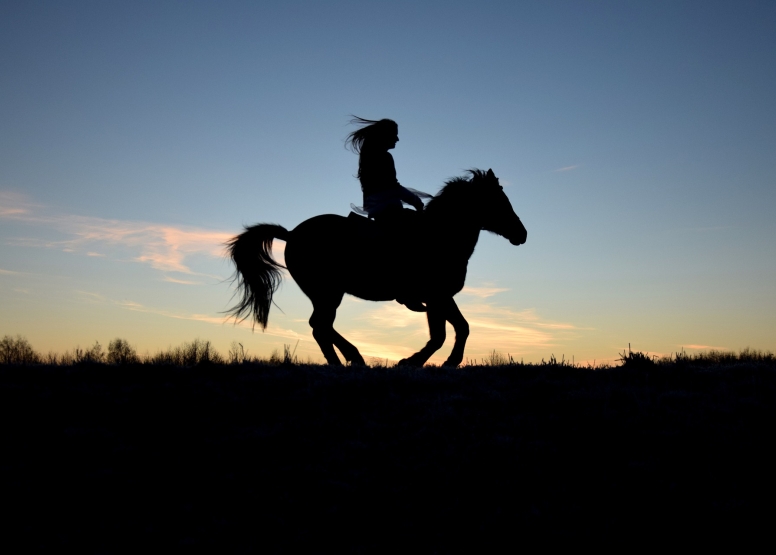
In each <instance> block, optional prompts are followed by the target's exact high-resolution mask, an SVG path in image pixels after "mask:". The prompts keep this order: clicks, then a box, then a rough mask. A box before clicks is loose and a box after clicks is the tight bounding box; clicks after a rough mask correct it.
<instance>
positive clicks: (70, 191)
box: [0, 1, 776, 362]
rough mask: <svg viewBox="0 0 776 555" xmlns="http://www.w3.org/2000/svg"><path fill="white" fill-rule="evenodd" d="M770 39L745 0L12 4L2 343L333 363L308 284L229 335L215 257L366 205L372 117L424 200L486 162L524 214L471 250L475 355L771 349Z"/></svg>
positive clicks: (404, 337) (385, 348) (417, 332)
mask: <svg viewBox="0 0 776 555" xmlns="http://www.w3.org/2000/svg"><path fill="white" fill-rule="evenodd" d="M774 28H776V4H774V3H773V2H745V1H737V2H712V1H709V2H645V3H635V2H481V1H480V2H394V3H390V4H389V3H384V2H383V3H376V2H277V3H267V2H262V3H255V2H126V3H104V2H37V3H36V2H4V3H2V5H0V75H2V76H3V78H2V80H0V129H2V132H1V133H0V307H1V308H0V311H1V312H2V318H0V334H6V333H9V334H17V333H20V334H22V335H25V336H26V337H28V338H29V339H30V341H31V342H32V344H33V346H34V347H36V348H37V349H39V350H42V351H46V350H49V349H51V350H59V351H63V350H65V349H70V348H72V347H74V346H75V345H77V344H80V345H81V346H85V345H89V344H92V343H93V342H94V341H95V340H99V341H100V342H101V343H103V344H106V343H107V342H108V341H110V339H112V338H114V337H117V336H119V337H124V338H126V339H128V340H129V341H130V343H133V344H135V345H136V346H137V347H138V349H139V350H140V351H141V352H142V351H145V350H147V351H149V352H153V351H155V350H157V349H161V348H166V347H167V346H169V345H177V344H179V343H180V342H181V341H184V340H191V339H193V338H194V337H201V338H209V339H211V340H213V341H214V343H215V344H216V345H217V346H218V347H219V348H221V349H222V350H226V348H228V345H229V343H230V342H231V341H233V340H235V341H240V342H242V343H243V344H244V345H245V346H246V348H248V349H249V351H250V352H252V353H255V354H265V355H266V354H269V352H271V351H272V349H281V350H282V346H283V344H287V343H292V344H296V341H297V340H298V341H299V347H298V352H299V353H301V354H302V355H303V356H309V357H312V358H313V359H314V360H320V357H319V354H318V350H317V346H316V345H315V344H314V341H313V340H312V337H311V335H310V332H309V328H308V326H307V323H306V322H307V318H308V317H309V314H310V304H309V301H307V299H306V298H305V297H304V296H303V295H302V294H301V293H300V292H299V290H298V288H296V286H295V285H294V284H293V282H292V281H291V280H288V281H287V282H286V283H285V285H284V286H283V289H282V290H281V292H280V294H279V295H278V297H277V302H278V304H279V305H280V307H281V308H282V309H283V312H280V311H277V310H275V309H273V312H272V313H271V315H270V326H269V328H268V329H267V332H266V333H264V334H261V333H258V332H257V333H254V334H251V332H250V330H249V329H246V328H244V327H236V328H235V327H233V326H232V325H231V324H224V323H223V316H222V315H221V314H220V311H222V310H224V309H225V308H226V307H227V306H228V304H229V298H230V295H231V289H230V287H229V285H228V283H226V282H225V281H224V279H225V278H226V277H228V275H229V274H230V272H231V268H230V266H229V265H228V263H227V262H226V261H225V260H224V259H223V257H222V254H221V253H222V250H221V247H220V245H221V243H222V242H223V241H224V240H225V239H226V238H228V237H229V236H231V235H234V234H235V233H237V232H239V230H240V228H241V225H243V224H252V223H255V222H275V223H280V224H282V225H284V226H286V227H288V228H292V227H294V226H295V225H297V224H298V223H300V222H302V221H303V220H305V219H307V218H309V217H311V216H313V215H316V214H320V213H337V214H343V215H344V214H346V213H347V212H348V210H349V205H350V203H351V202H354V203H356V204H360V201H361V198H360V190H359V186H358V182H357V180H356V179H355V178H354V177H353V176H354V174H355V172H356V168H357V158H356V156H355V155H353V154H352V153H350V152H348V151H347V150H345V149H344V147H343V144H344V139H345V137H346V135H347V133H348V132H349V131H350V130H351V128H350V127H349V126H348V125H347V122H348V120H349V119H350V118H349V115H350V114H357V115H359V116H362V117H367V118H382V117H390V118H393V119H395V120H396V121H397V122H398V123H399V135H400V138H401V141H400V142H399V144H398V146H397V148H396V150H395V151H394V157H395V159H396V166H397V171H398V176H399V179H400V181H401V182H402V183H403V184H405V185H407V186H410V187H414V188H417V189H422V190H426V191H429V192H436V191H437V190H438V189H439V187H440V186H441V185H442V183H443V181H444V180H445V179H446V178H448V177H451V176H454V175H458V174H460V173H461V172H462V171H463V170H464V169H466V168H470V167H480V168H493V170H494V172H495V173H496V175H498V176H499V177H500V178H501V180H502V182H503V183H505V184H506V185H507V186H506V191H507V194H508V196H509V197H510V199H511V201H512V204H513V206H514V207H515V210H516V212H517V213H518V215H520V217H521V218H522V220H523V222H524V223H525V225H526V227H527V228H528V232H529V235H528V242H527V243H526V244H525V245H523V246H520V247H513V246H511V245H509V243H508V242H507V241H505V240H503V239H501V238H499V237H495V236H491V235H489V234H483V236H482V238H481V241H480V244H479V246H478V248H477V251H476V252H475V255H474V257H473V258H472V260H471V263H470V266H469V268H470V272H469V278H468V281H467V286H468V288H467V290H465V291H464V292H463V293H461V294H460V295H459V297H458V299H457V300H458V302H459V304H460V306H461V307H462V311H463V312H464V315H465V316H467V317H468V318H469V320H470V321H471V323H472V336H471V338H470V346H469V349H468V350H467V356H469V357H470V358H478V357H482V356H484V355H485V354H486V353H487V352H489V351H490V350H492V349H496V350H498V351H501V352H504V353H506V352H509V353H511V354H513V355H514V356H517V357H522V358H524V359H525V360H540V359H541V358H547V357H549V356H550V355H551V354H555V355H556V356H558V357H560V356H561V355H565V356H566V357H567V358H568V357H571V356H572V355H573V356H574V357H575V360H577V361H579V360H591V361H592V360H607V359H609V360H610V359H613V358H615V357H616V355H617V353H618V352H620V351H622V349H623V348H627V344H628V343H629V342H630V343H631V344H632V346H633V348H634V349H639V350H643V351H649V352H652V353H659V354H668V353H671V352H675V351H676V350H678V349H680V348H681V347H682V346H684V347H685V348H686V349H693V348H703V347H705V348H711V347H715V348H725V349H735V350H737V349H739V348H743V347H746V346H750V347H753V348H759V349H770V350H774V349H776V334H775V333H774V332H776V285H775V284H776V279H774V278H776V246H775V245H776V242H775V241H774V239H776V223H774V218H773V211H774V207H775V206H776V202H775V201H776V187H775V186H774V185H776V106H775V103H774V100H773V99H774V98H776V34H774V32H773V29H774ZM278 246H279V247H280V252H281V253H282V244H279V245H278ZM342 256H347V254H342ZM337 327H338V329H339V330H340V331H341V332H342V333H343V334H344V335H346V336H347V337H349V338H351V339H352V340H353V341H354V343H356V345H357V346H359V347H361V348H362V351H363V352H364V354H365V355H368V356H374V357H378V358H388V359H390V360H395V359H397V358H399V357H400V356H406V355H407V354H410V353H412V352H413V351H414V350H416V349H417V348H419V347H420V346H421V345H422V344H423V343H424V342H425V340H426V337H427V336H426V331H425V322H424V319H423V317H422V316H420V315H415V314H411V313H408V312H403V311H402V308H401V307H400V306H399V305H398V304H396V303H381V304H378V303H366V302H358V301H356V300H353V299H348V300H346V301H345V302H344V303H343V306H342V307H341V309H340V311H339V316H338V319H337ZM449 348H450V344H448V345H446V346H445V347H444V348H443V350H442V351H440V356H439V357H437V358H436V359H432V361H437V362H439V361H441V360H444V358H445V357H446V356H447V352H448V351H449Z"/></svg>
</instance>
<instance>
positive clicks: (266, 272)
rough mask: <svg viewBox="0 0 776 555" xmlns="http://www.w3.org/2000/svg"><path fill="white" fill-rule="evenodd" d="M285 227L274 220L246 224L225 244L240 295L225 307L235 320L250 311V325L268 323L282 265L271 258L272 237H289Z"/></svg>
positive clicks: (242, 318)
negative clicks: (267, 222)
mask: <svg viewBox="0 0 776 555" xmlns="http://www.w3.org/2000/svg"><path fill="white" fill-rule="evenodd" d="M288 236H289V233H288V230H287V229H286V228H284V227H282V226H279V225H274V224H257V225H254V226H251V227H246V228H245V231H244V232H242V233H241V234H240V235H238V236H236V237H234V238H233V239H231V240H229V241H228V242H227V244H226V248H227V252H228V254H229V256H230V257H231V259H232V261H233V262H234V265H235V267H236V270H235V272H234V278H233V281H235V282H236V283H237V292H236V293H235V294H236V295H238V297H239V299H238V302H237V304H236V305H234V306H233V307H232V308H230V309H229V310H228V311H227V314H229V315H230V316H231V317H234V319H235V321H236V322H242V321H243V320H245V319H246V318H248V317H249V316H251V314H252V315H253V325H254V326H255V325H256V324H259V325H260V326H261V329H262V330H264V329H265V328H266V327H267V319H268V318H269V307H270V304H271V303H272V295H273V294H274V293H275V291H276V290H277V288H278V286H279V285H280V282H281V280H282V279H283V275H282V273H281V272H280V270H281V269H283V268H285V266H283V265H282V264H278V263H277V262H275V260H274V259H273V258H272V241H273V240H274V239H281V240H283V241H287V240H288Z"/></svg>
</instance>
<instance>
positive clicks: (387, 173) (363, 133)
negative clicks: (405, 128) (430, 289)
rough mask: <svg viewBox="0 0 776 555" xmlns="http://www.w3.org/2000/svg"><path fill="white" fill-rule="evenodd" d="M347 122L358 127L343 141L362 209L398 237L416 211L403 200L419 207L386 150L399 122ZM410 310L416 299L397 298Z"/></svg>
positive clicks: (396, 138) (419, 307) (391, 144)
mask: <svg viewBox="0 0 776 555" xmlns="http://www.w3.org/2000/svg"><path fill="white" fill-rule="evenodd" d="M351 123H354V124H356V125H361V126H362V127H361V128H359V129H356V130H355V131H353V132H352V133H351V134H350V135H348V138H347V140H346V145H347V146H349V147H350V148H351V150H353V152H355V153H356V154H358V155H359V156H358V180H359V181H360V182H361V190H362V191H363V193H364V210H366V212H367V213H368V215H369V217H370V218H371V219H373V220H375V221H376V222H385V223H387V224H389V225H390V226H391V227H394V228H397V232H398V235H399V237H401V234H402V232H406V231H407V229H406V228H407V227H408V226H411V224H412V222H413V221H415V218H416V214H417V213H416V212H413V211H412V210H407V209H405V208H404V207H403V204H402V203H403V202H404V203H407V204H410V205H412V206H413V207H414V208H415V210H417V211H418V212H422V211H423V201H422V200H420V197H419V196H418V195H416V194H415V193H413V192H412V191H410V190H409V189H407V188H406V187H403V186H402V185H401V184H400V183H399V181H398V180H397V179H396V166H395V165H394V163H393V156H391V153H390V152H388V151H389V150H391V149H392V148H394V147H395V146H396V143H397V142H398V141H399V125H398V124H397V123H396V122H395V121H393V120H391V119H381V120H370V119H364V118H359V117H354V118H353V119H352V120H351ZM396 300H397V301H398V302H399V303H401V304H404V305H406V306H407V308H409V309H410V310H414V311H416V312H423V311H425V310H426V307H425V306H424V305H423V304H422V303H421V302H420V301H418V300H413V299H406V298H397V299H396Z"/></svg>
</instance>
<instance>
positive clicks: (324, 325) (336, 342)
mask: <svg viewBox="0 0 776 555" xmlns="http://www.w3.org/2000/svg"><path fill="white" fill-rule="evenodd" d="M341 301H342V295H340V296H339V298H329V299H326V300H323V299H316V300H315V301H314V302H313V315H312V316H311V317H310V326H311V327H312V328H313V337H314V338H315V341H316V342H317V343H318V346H319V347H320V348H321V351H322V352H323V356H324V357H326V362H328V363H329V364H335V365H341V364H342V362H340V359H339V357H338V356H337V352H336V351H335V350H334V347H335V346H336V347H337V348H338V349H339V350H340V352H341V353H342V354H343V356H344V357H345V360H347V361H348V362H349V363H350V364H360V365H362V366H364V365H366V363H365V362H364V358H363V357H362V356H361V353H359V352H358V349H356V347H355V345H353V344H352V343H350V342H349V341H348V340H347V339H345V338H344V337H342V336H341V335H340V334H339V333H337V331H336V330H335V329H334V318H336V316H337V307H338V306H339V304H340V302H341Z"/></svg>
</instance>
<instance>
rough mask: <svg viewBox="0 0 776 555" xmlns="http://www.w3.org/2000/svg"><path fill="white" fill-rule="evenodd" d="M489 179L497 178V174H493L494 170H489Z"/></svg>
mask: <svg viewBox="0 0 776 555" xmlns="http://www.w3.org/2000/svg"><path fill="white" fill-rule="evenodd" d="M486 175H487V176H488V177H496V174H495V173H493V170H492V169H490V168H488V173H487V174H486Z"/></svg>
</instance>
